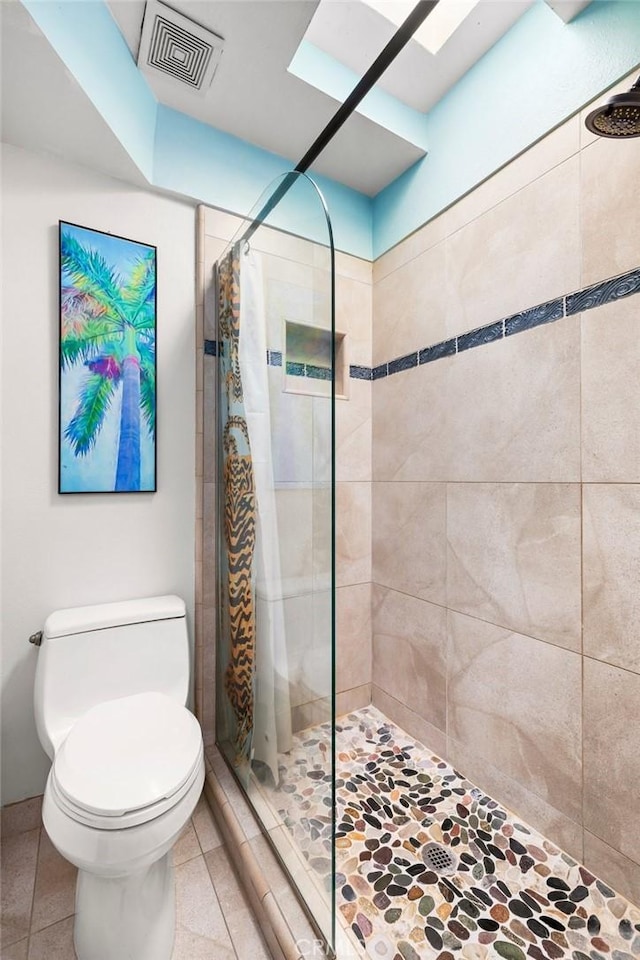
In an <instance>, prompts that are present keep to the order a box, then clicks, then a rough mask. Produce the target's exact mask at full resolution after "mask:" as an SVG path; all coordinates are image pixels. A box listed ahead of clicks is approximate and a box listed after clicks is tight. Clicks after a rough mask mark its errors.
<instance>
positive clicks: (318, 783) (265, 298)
mask: <svg viewBox="0 0 640 960" xmlns="http://www.w3.org/2000/svg"><path fill="white" fill-rule="evenodd" d="M285 188H286V189H285ZM274 191H275V196H277V197H279V199H278V202H277V204H273V203H272V202H271V203H270V202H269V198H273V196H274ZM260 215H261V216H260ZM256 216H260V219H261V220H262V222H261V223H260V225H259V226H257V225H256V223H255V222H254V217H256ZM333 259H334V255H333V246H332V238H331V227H330V222H329V219H328V215H327V212H326V208H325V206H324V202H323V200H322V198H321V195H320V194H319V192H318V190H317V188H316V186H315V184H314V183H313V182H312V181H311V180H310V179H309V178H308V177H306V176H305V175H303V174H297V175H286V176H285V177H284V178H282V179H281V180H280V181H277V182H276V184H274V185H272V187H271V188H270V189H269V190H268V191H267V193H266V195H265V197H264V198H262V199H261V201H260V202H259V203H258V205H257V206H256V208H255V211H254V214H253V216H252V217H250V218H248V219H247V221H246V222H245V224H244V225H243V227H242V228H241V230H240V231H239V232H238V234H237V235H236V238H235V239H234V241H233V242H232V243H231V244H230V245H229V247H228V248H227V250H226V251H225V252H224V253H223V255H222V256H221V257H220V258H219V260H218V263H217V299H218V341H217V353H218V410H219V423H218V435H217V457H218V480H219V482H218V490H219V502H218V518H219V523H218V525H217V526H218V530H219V531H220V532H219V542H218V611H219V613H218V635H217V647H216V658H217V669H216V685H217V689H216V736H217V741H218V745H219V748H220V750H221V751H222V753H223V755H224V756H225V758H226V760H227V762H228V764H229V766H230V767H231V769H232V771H233V773H234V774H235V776H236V778H237V779H238V781H239V782H240V783H241V785H242V787H243V788H244V790H245V791H246V794H247V797H248V799H249V802H250V803H251V805H252V807H253V810H254V812H255V814H256V816H257V817H258V819H259V821H260V824H261V826H262V829H263V831H264V832H265V834H266V835H267V836H268V838H269V839H270V841H271V843H272V844H273V847H274V849H275V850H276V852H277V854H278V856H279V858H280V860H281V862H282V863H283V865H284V867H285V868H286V870H287V871H288V873H289V875H290V877H291V879H292V881H293V883H294V885H295V887H296V889H297V891H298V893H299V895H300V897H301V898H302V900H303V901H304V903H305V905H306V906H307V908H308V910H309V912H310V914H311V916H312V918H313V919H314V921H315V923H316V925H317V927H318V929H319V931H320V932H321V933H322V934H323V936H324V937H325V938H326V940H327V941H328V943H329V944H332V943H333V936H334V915H333V882H334V879H333V878H334V843H333V839H334V831H335V824H334V809H335V805H334V780H335V778H334V742H333V736H334V733H333V731H334V724H333V719H334V673H335V671H334V646H335V638H334V622H335V601H334V522H333V513H334V493H333V490H334V485H333V423H334V394H335V377H334V367H335V363H334V355H335V351H336V346H335V339H334V274H333ZM310 728H313V730H312V732H308V731H310ZM310 784H311V786H310Z"/></svg>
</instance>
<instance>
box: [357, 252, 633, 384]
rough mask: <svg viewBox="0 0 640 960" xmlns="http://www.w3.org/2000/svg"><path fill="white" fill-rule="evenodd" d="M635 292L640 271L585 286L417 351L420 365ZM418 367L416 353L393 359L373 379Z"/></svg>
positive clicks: (600, 305) (380, 366)
mask: <svg viewBox="0 0 640 960" xmlns="http://www.w3.org/2000/svg"><path fill="white" fill-rule="evenodd" d="M636 293H640V268H638V269H636V270H630V271H629V272H628V273H623V274H621V275H620V276H619V277H612V278H611V279H609V280H603V281H602V282H601V283H595V284H593V285H592V286H590V287H585V289H584V290H579V291H578V292H577V293H570V294H567V296H565V297H558V298H557V299H555V300H549V301H548V302H546V303H540V304H537V305H536V306H534V307H529V308H528V309H527V310H523V311H521V312H520V313H514V314H512V315H511V316H510V317H505V318H504V319H502V320H497V321H493V322H491V323H487V324H485V326H483V327H478V328H477V329H476V330H470V331H469V332H468V333H461V334H460V335H459V336H457V337H452V338H451V339H450V340H444V341H442V342H441V343H436V344H433V345H432V346H429V347H424V348H423V349H422V350H419V351H417V364H418V365H419V366H422V364H424V363H432V362H433V361H434V360H440V359H441V358H442V357H450V356H453V354H455V353H462V351H463V350H471V349H472V348H473V347H481V346H483V345H484V344H485V343H493V342H494V341H496V340H503V339H504V338H505V337H510V336H513V335H514V334H516V333H522V332H523V331H524V330H532V329H533V328H534V327H539V326H540V325H541V324H543V323H553V321H554V320H561V319H562V318H563V317H570V316H572V315H573V314H576V313H583V312H584V311H585V310H593V309H594V307H602V306H604V305H605V304H606V303H612V302H613V301H614V300H621V299H622V298H623V297H630V296H632V295H633V294H636ZM415 366H416V353H407V354H405V355H404V356H402V357H396V358H395V359H394V360H390V361H389V362H388V363H382V364H380V365H379V366H377V367H374V368H373V370H372V376H371V379H372V380H379V379H381V378H382V377H388V376H391V375H392V374H394V373H399V372H400V371H401V370H409V369H411V368H412V367H415Z"/></svg>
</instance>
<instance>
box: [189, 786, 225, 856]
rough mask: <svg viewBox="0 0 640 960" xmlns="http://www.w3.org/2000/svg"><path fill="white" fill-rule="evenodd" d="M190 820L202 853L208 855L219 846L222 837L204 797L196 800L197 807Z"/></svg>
mask: <svg viewBox="0 0 640 960" xmlns="http://www.w3.org/2000/svg"><path fill="white" fill-rule="evenodd" d="M191 819H192V821H193V825H194V827H195V830H196V834H197V836H198V840H199V842H200V848H201V850H202V852H203V853H208V852H209V850H213V849H215V848H216V847H219V846H220V845H221V843H222V837H221V836H220V831H219V830H218V828H217V826H216V823H215V820H214V819H213V814H212V813H211V808H210V807H209V804H208V803H207V801H206V799H205V797H204V795H203V796H201V797H200V799H199V800H198V805H197V807H196V809H195V810H194V813H193V817H192V818H191Z"/></svg>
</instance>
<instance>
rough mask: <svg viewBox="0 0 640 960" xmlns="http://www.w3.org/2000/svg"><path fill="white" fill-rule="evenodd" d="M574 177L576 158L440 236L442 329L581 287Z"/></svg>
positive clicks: (464, 326) (458, 328)
mask: <svg viewBox="0 0 640 960" xmlns="http://www.w3.org/2000/svg"><path fill="white" fill-rule="evenodd" d="M578 178H579V158H578V157H577V156H575V157H571V158H570V159H568V160H566V161H565V162H564V163H562V164H560V165H559V166H557V167H555V168H554V169H552V170H550V171H549V172H548V173H546V174H545V175H544V176H542V177H539V178H538V179H537V180H534V181H533V182H532V183H529V184H528V185H527V186H526V187H524V188H523V189H522V190H519V191H518V192H517V193H516V194H514V195H513V196H511V197H509V198H508V199H506V200H504V201H503V202H502V203H499V204H498V205H497V206H495V207H493V208H492V209H490V210H488V211H487V212H486V213H485V214H483V215H482V216H480V217H478V219H477V220H474V221H472V222H471V223H469V224H467V225H466V226H465V227H463V228H462V229H461V230H459V231H458V232H457V233H455V234H453V235H452V236H450V237H449V238H448V239H447V241H446V255H447V295H448V297H447V299H448V307H447V329H448V334H449V335H451V334H453V333H462V332H464V331H465V330H471V329H473V328H475V327H478V326H482V325H483V324H484V323H487V322H489V321H490V320H499V319H500V317H504V316H507V315H509V314H511V313H516V312H518V311H519V310H524V309H525V308H527V307H531V306H533V305H534V304H537V303H543V302H544V301H546V300H550V299H552V298H553V297H557V296H561V295H563V294H565V293H567V292H568V291H570V290H575V289H577V288H578V287H579V286H580V243H579V205H578V195H579V180H578Z"/></svg>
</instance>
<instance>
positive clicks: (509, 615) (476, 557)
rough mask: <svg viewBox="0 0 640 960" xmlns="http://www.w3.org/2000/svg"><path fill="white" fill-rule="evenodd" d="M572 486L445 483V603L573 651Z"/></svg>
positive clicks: (576, 640)
mask: <svg viewBox="0 0 640 960" xmlns="http://www.w3.org/2000/svg"><path fill="white" fill-rule="evenodd" d="M580 591H581V586H580V487H579V485H578V484H559V483H558V484H556V483H450V484H447V606H448V607H450V608H451V609H453V610H459V611H460V612H462V613H466V614H469V615H471V616H474V617H478V618H480V619H482V620H489V621H491V622H492V623H496V624H501V625H502V626H504V627H509V628H510V629H512V630H515V631H517V632H518V633H524V634H527V635H528V636H532V637H538V638H539V639H541V640H548V641H550V642H551V643H555V644H558V645H559V646H562V647H567V648H568V649H570V650H577V651H579V650H580V618H581V596H580Z"/></svg>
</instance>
